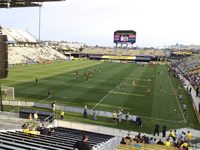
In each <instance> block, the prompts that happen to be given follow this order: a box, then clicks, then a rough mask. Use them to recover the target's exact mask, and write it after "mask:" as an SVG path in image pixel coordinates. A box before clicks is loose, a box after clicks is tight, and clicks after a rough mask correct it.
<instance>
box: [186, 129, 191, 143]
mask: <svg viewBox="0 0 200 150" xmlns="http://www.w3.org/2000/svg"><path fill="white" fill-rule="evenodd" d="M186 137H187V141H191V140H192V133H191V132H190V131H188V133H187V134H186Z"/></svg>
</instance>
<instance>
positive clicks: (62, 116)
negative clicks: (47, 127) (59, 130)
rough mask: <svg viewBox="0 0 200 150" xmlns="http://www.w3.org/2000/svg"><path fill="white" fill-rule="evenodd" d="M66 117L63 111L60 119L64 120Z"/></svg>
mask: <svg viewBox="0 0 200 150" xmlns="http://www.w3.org/2000/svg"><path fill="white" fill-rule="evenodd" d="M64 115H65V112H64V111H63V110H62V111H61V112H60V119H61V120H64Z"/></svg>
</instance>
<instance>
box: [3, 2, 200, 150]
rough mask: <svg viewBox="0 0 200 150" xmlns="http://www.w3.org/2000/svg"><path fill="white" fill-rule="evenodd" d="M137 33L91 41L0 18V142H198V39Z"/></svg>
mask: <svg viewBox="0 0 200 150" xmlns="http://www.w3.org/2000/svg"><path fill="white" fill-rule="evenodd" d="M53 1H56V0H53ZM58 1H59V0H58ZM43 2H45V3H46V2H47V3H48V2H51V0H43V1H40V0H39V1H34V0H31V1H27V0H22V1H15V0H11V1H0V8H8V7H9V8H12V7H39V9H41V6H42V3H43ZM58 3H63V2H58ZM61 5H62V4H61ZM17 9H21V8H17ZM0 11H1V10H0ZM10 11H12V9H11V10H10ZM13 26H14V24H13ZM39 30H40V29H39ZM39 32H40V31H39ZM137 34H138V32H137V31H133V30H118V29H116V30H115V31H113V43H114V44H113V45H114V46H100V45H95V46H94V45H93V46H91V45H89V44H84V43H81V42H66V41H61V40H60V41H57V40H49V39H46V40H41V39H40V35H39V38H38V37H36V36H34V34H33V33H31V32H29V31H27V30H22V29H19V28H17V27H6V26H0V149H2V150H7V149H8V150H30V149H31V150H43V149H44V150H49V149H51V150H73V149H76V150H140V149H141V150H199V149H200V93H199V92H200V61H199V60H200V51H199V50H200V46H195V45H191V46H184V45H178V44H176V45H172V46H171V47H167V48H166V47H165V48H158V47H155V48H154V47H149V48H148V47H138V46H134V45H135V43H136V39H137V36H138V35H137Z"/></svg>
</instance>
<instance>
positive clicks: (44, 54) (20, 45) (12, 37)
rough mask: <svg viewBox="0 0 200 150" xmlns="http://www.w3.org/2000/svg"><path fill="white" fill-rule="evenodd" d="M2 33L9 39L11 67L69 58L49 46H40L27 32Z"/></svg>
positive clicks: (13, 30)
mask: <svg viewBox="0 0 200 150" xmlns="http://www.w3.org/2000/svg"><path fill="white" fill-rule="evenodd" d="M1 32H2V34H5V35H7V37H8V63H9V64H10V65H13V64H27V63H41V62H43V63H44V62H46V61H54V60H65V59H66V58H67V57H66V56H64V55H63V54H62V53H60V52H58V51H56V50H54V49H53V48H51V47H49V46H40V44H39V43H38V40H37V39H36V38H35V37H34V36H33V35H31V34H30V33H28V32H26V31H23V30H19V29H14V28H1Z"/></svg>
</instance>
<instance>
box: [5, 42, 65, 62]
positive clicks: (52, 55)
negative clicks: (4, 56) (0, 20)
mask: <svg viewBox="0 0 200 150" xmlns="http://www.w3.org/2000/svg"><path fill="white" fill-rule="evenodd" d="M8 53H9V55H8V62H9V64H20V63H37V62H42V61H44V60H60V59H66V56H64V55H63V54H61V53H60V52H58V51H56V50H54V49H52V48H50V47H45V48H42V47H17V46H13V47H9V48H8Z"/></svg>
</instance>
